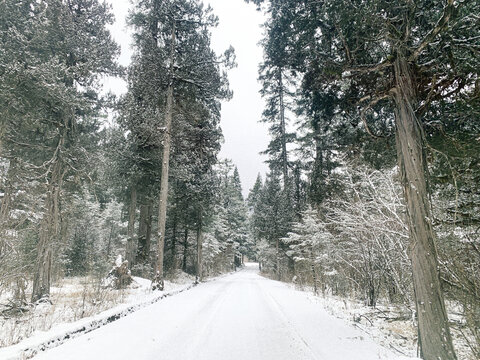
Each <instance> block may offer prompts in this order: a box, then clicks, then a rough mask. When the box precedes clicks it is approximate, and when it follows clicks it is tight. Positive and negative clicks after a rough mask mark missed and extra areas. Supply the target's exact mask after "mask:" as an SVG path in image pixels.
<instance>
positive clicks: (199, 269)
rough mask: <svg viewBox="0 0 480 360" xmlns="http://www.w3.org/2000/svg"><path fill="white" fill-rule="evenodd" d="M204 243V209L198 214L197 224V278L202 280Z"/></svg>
mask: <svg viewBox="0 0 480 360" xmlns="http://www.w3.org/2000/svg"><path fill="white" fill-rule="evenodd" d="M202 243H203V224H202V211H200V213H199V215H198V224H197V279H198V281H202V280H203V277H202V265H203V264H202V262H203V259H202V245H203V244H202Z"/></svg>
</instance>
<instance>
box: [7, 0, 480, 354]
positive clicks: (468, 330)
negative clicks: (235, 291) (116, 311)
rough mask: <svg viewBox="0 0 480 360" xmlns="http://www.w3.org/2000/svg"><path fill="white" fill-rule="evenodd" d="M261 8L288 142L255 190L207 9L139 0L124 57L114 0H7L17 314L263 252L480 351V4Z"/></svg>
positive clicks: (293, 277)
mask: <svg viewBox="0 0 480 360" xmlns="http://www.w3.org/2000/svg"><path fill="white" fill-rule="evenodd" d="M206 3H208V1H207V2H206ZM246 3H248V5H249V6H251V7H255V8H256V9H257V10H258V11H261V12H263V13H264V14H265V16H266V22H265V24H264V25H263V36H264V37H263V40H262V42H261V44H260V46H261V47H262V49H263V54H264V57H263V62H262V63H261V64H259V71H258V79H259V82H260V83H261V86H262V90H261V92H260V95H259V96H262V98H263V99H264V101H265V108H264V111H263V116H262V119H258V120H259V121H262V122H264V123H266V124H268V126H269V131H270V143H269V144H268V148H266V149H265V151H264V154H265V155H266V156H267V158H268V160H267V162H268V167H269V171H268V173H267V174H266V175H261V174H259V176H258V178H257V181H256V183H255V185H254V187H253V188H252V189H250V191H249V194H248V196H247V197H246V198H244V197H243V195H242V184H241V182H240V175H239V172H238V169H237V168H236V166H235V164H234V163H233V162H232V161H230V160H228V159H227V160H226V159H221V158H220V157H219V151H220V149H221V146H222V142H223V136H222V130H221V105H222V102H225V101H228V100H229V99H231V97H232V96H233V91H232V89H231V88H230V86H229V82H228V71H229V70H230V69H233V68H234V67H235V66H236V60H235V50H234V49H233V48H232V47H230V48H227V49H225V51H224V52H223V53H222V54H216V53H215V51H214V50H213V49H212V45H211V31H212V29H213V28H214V27H216V26H217V24H218V21H219V19H218V18H217V17H216V16H215V14H214V13H213V11H212V9H211V8H210V7H209V6H208V5H207V4H205V5H204V4H203V3H202V1H200V0H166V1H160V0H135V1H134V2H133V4H132V6H131V8H130V12H129V15H128V18H127V23H128V26H129V28H130V29H131V31H132V33H133V50H134V55H133V58H132V61H131V64H130V65H129V66H128V67H127V68H125V67H122V66H120V65H119V64H118V61H117V58H118V55H119V51H120V49H119V45H118V44H116V43H115V41H114V40H113V38H112V36H111V34H110V32H109V30H108V26H109V25H110V24H112V23H113V22H114V17H113V14H112V12H111V9H110V6H109V5H107V3H105V2H101V1H99V0H1V1H0V204H1V206H0V303H1V304H0V312H1V316H3V317H5V318H8V319H15V318H18V317H22V316H25V314H26V313H28V312H30V311H32V309H33V308H35V307H36V306H43V305H45V304H54V301H53V300H52V298H51V296H50V295H51V289H52V287H54V285H55V284H56V283H58V282H59V281H62V280H65V279H69V278H72V279H73V278H83V279H89V280H88V281H89V285H88V286H90V287H91V292H92V294H90V295H89V296H91V297H92V298H91V299H90V300H89V301H92V303H98V302H101V301H102V300H101V297H102V296H104V295H102V294H103V290H102V289H103V288H104V287H105V278H106V277H107V276H109V277H111V276H113V277H114V278H115V284H114V287H115V288H124V287H125V286H127V285H128V284H129V283H130V282H131V281H132V279H131V275H132V276H135V277H139V278H144V279H148V280H150V281H151V289H152V290H153V291H155V290H158V291H163V290H164V289H167V288H168V285H166V284H167V283H166V281H170V280H172V281H173V279H175V278H176V277H177V276H179V274H180V275H181V274H188V275H189V276H192V278H193V277H194V279H195V280H194V281H195V282H202V281H203V280H205V279H207V278H208V277H213V276H217V275H219V274H223V273H227V272H231V271H235V270H236V269H237V268H239V267H241V266H242V264H243V263H244V261H245V260H246V259H248V260H249V261H257V262H258V263H259V267H260V270H261V273H262V274H263V275H264V276H266V277H270V278H272V279H275V280H280V281H283V282H287V283H293V284H295V285H296V286H300V287H302V288H308V289H311V291H313V292H314V293H315V294H316V295H318V296H323V297H325V296H335V297H339V298H345V299H355V300H359V301H362V302H363V303H364V305H365V306H366V307H371V308H376V307H377V306H378V305H379V304H388V305H391V306H394V307H396V308H399V309H402V315H401V316H403V317H404V318H405V319H406V320H409V321H410V320H411V321H412V322H413V323H414V324H415V328H416V331H417V335H418V341H417V347H418V356H419V357H421V358H423V359H427V360H433V359H452V360H454V359H457V358H458V359H478V358H479V357H480V272H479V271H478V269H479V268H480V187H479V184H480V121H479V120H480V3H479V2H477V1H468V0H466V1H459V0H442V1H426V0H419V1H399V2H392V1H387V0H375V1H374V0H368V1H364V0H363V1H362V0H321V1H318V0H246ZM106 76H116V77H121V78H123V79H125V80H126V82H127V84H128V91H127V92H126V94H124V95H123V96H121V97H115V96H113V95H112V94H105V93H104V92H103V91H102V82H103V81H104V78H105V77H106ZM245 146H248V139H245ZM112 267H113V268H112ZM112 274H113V275H112ZM85 296H86V295H84V299H83V300H84V301H85ZM452 315H454V318H455V319H457V320H455V321H454V320H452ZM458 319H459V320H458ZM0 344H1V345H2V346H4V345H6V343H0ZM460 344H462V345H460ZM459 346H462V351H460V352H459V351H458V348H459Z"/></svg>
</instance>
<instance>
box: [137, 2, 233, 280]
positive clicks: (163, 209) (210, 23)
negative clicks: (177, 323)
mask: <svg viewBox="0 0 480 360" xmlns="http://www.w3.org/2000/svg"><path fill="white" fill-rule="evenodd" d="M130 21H131V23H132V24H133V25H134V26H135V27H136V32H137V35H136V37H137V38H138V39H139V40H141V41H142V42H141V43H140V47H139V50H140V55H141V56H144V57H145V58H146V60H147V61H148V63H149V64H150V66H151V67H152V68H155V69H157V71H158V72H157V75H158V76H156V77H155V78H153V79H152V83H153V84H155V83H156V85H154V86H153V89H155V90H157V91H158V92H159V93H160V94H161V96H159V98H158V99H157V102H156V103H154V104H151V106H154V107H155V108H156V114H155V116H156V119H157V123H158V124H159V127H160V124H162V126H161V127H160V130H161V132H162V133H163V143H162V145H163V146H162V148H163V149H162V174H161V179H160V181H161V184H160V195H159V213H158V229H157V236H158V250H157V266H156V276H155V279H154V287H155V288H158V289H163V272H164V269H163V260H164V244H165V225H166V216H167V200H168V184H169V182H168V178H169V165H170V148H171V145H172V138H171V135H172V120H173V119H174V118H175V117H176V115H177V114H178V113H181V112H182V111H183V109H184V108H185V107H187V108H188V107H190V106H193V107H196V108H197V109H199V108H200V109H201V110H199V111H200V112H204V111H205V112H207V113H208V115H209V118H211V119H215V120H218V119H219V117H220V104H219V100H221V99H225V98H229V97H230V96H231V93H230V91H229V90H228V82H227V80H226V74H225V72H224V71H222V69H221V66H223V65H227V66H232V65H233V56H232V55H233V50H232V49H229V50H228V51H226V52H225V54H224V56H223V57H221V58H220V57H218V56H217V55H216V54H215V53H214V52H213V51H212V49H211V48H210V30H209V29H210V28H211V27H214V26H216V25H217V23H218V20H217V18H216V17H215V16H213V15H212V14H211V9H210V8H207V9H204V7H203V4H201V3H200V2H199V1H197V0H188V1H180V0H169V1H159V0H146V1H140V2H139V3H138V5H137V8H136V9H135V12H134V13H133V14H132V16H131V20H130ZM144 44H145V45H144ZM148 44H150V45H148ZM145 81H147V82H148V81H150V79H149V78H145ZM190 104H192V105H190ZM198 117H202V115H199V116H198ZM197 216H198V220H197V224H198V225H197V234H198V238H199V239H200V238H201V231H202V225H201V224H202V223H203V221H202V216H203V215H202V210H201V208H200V209H199V213H198V214H197ZM197 267H198V266H197Z"/></svg>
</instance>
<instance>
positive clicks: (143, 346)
mask: <svg viewBox="0 0 480 360" xmlns="http://www.w3.org/2000/svg"><path fill="white" fill-rule="evenodd" d="M257 269H258V267H257V265H256V264H248V265H247V267H246V268H245V269H244V270H242V271H239V272H237V273H235V274H232V275H229V276H225V277H223V278H220V279H218V280H216V281H212V282H208V283H205V284H202V285H200V286H198V287H196V288H194V289H192V290H190V291H187V292H185V293H181V294H179V295H176V296H173V297H170V298H166V299H165V300H162V301H160V302H158V303H156V304H154V305H151V306H149V307H146V308H144V309H142V310H140V311H138V312H136V313H134V314H132V315H129V316H127V317H125V318H123V319H120V320H118V321H116V322H114V323H111V324H109V325H107V326H104V327H102V328H100V329H98V330H95V331H93V332H90V333H88V334H86V335H83V336H80V337H78V338H75V339H72V340H71V341H68V342H67V343H65V344H64V345H61V346H59V347H57V348H54V349H52V350H49V351H47V352H45V353H41V354H39V355H38V356H37V357H36V358H35V359H59V360H60V359H61V360H68V359H82V360H85V359H87V360H94V359H102V360H104V359H115V360H120V359H128V360H133V359H135V360H142V359H149V360H150V359H152V360H153V359H155V360H161V359H165V360H175V359H182V360H237V359H242V360H244V359H248V360H270V359H272V360H303V359H318V360H375V359H388V360H391V359H399V357H397V356H396V355H395V354H393V353H392V352H390V351H389V350H387V349H385V348H383V347H381V346H379V345H377V344H376V343H374V342H373V341H372V340H370V339H369V338H366V336H365V334H363V333H362V332H360V331H359V330H357V329H355V328H353V327H351V326H350V325H348V324H346V323H345V322H344V321H342V320H339V319H337V318H335V317H333V316H331V315H330V314H328V313H327V312H325V310H323V309H322V308H321V307H320V306H319V305H318V304H315V303H313V302H312V301H311V300H309V298H308V295H307V294H306V293H304V292H300V291H295V290H293V289H291V288H290V287H288V286H286V285H285V284H282V283H280V282H277V281H273V280H269V279H266V278H264V277H262V276H260V275H259V274H258V271H257Z"/></svg>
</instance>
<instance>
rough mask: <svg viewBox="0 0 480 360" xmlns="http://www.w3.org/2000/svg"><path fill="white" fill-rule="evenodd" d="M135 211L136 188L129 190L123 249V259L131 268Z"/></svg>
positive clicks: (133, 255) (133, 253) (133, 251)
mask: <svg viewBox="0 0 480 360" xmlns="http://www.w3.org/2000/svg"><path fill="white" fill-rule="evenodd" d="M136 211H137V189H136V188H132V189H131V191H130V207H129V209H128V228H127V246H126V249H125V259H126V260H127V261H128V266H129V267H130V268H131V267H132V265H133V262H134V260H135V213H136Z"/></svg>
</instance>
